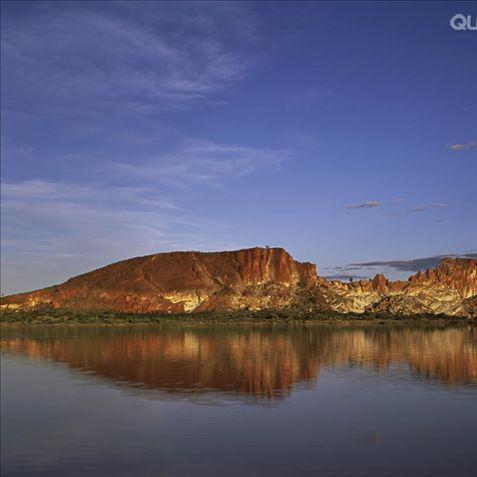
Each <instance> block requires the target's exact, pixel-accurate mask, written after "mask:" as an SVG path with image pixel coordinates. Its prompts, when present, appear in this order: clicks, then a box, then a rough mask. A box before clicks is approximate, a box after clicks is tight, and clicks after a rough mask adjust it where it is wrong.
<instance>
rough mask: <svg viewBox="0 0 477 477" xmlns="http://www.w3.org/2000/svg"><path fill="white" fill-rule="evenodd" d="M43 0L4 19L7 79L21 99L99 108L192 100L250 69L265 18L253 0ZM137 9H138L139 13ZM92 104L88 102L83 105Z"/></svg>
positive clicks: (134, 108) (142, 108) (139, 109)
mask: <svg viewBox="0 0 477 477" xmlns="http://www.w3.org/2000/svg"><path fill="white" fill-rule="evenodd" d="M114 5H115V8H111V4H109V5H108V3H107V2H106V3H94V4H93V3H88V2H86V3H82V4H79V3H77V4H75V3H69V4H63V6H62V8H61V9H58V8H55V6H53V7H51V6H49V5H47V4H42V3H39V4H37V5H35V7H34V8H32V9H31V11H30V14H29V15H28V16H26V15H21V16H15V15H9V16H8V17H7V18H5V20H4V21H3V22H2V58H3V60H4V63H5V65H6V66H7V68H6V70H5V73H4V77H3V81H4V82H5V88H6V90H7V91H8V92H9V101H8V102H7V105H6V107H8V106H10V107H12V108H14V107H15V108H16V107H18V106H20V105H22V104H24V103H22V102H18V101H16V102H15V104H12V103H11V100H12V98H13V97H16V98H20V97H23V98H25V97H27V98H32V99H34V100H35V103H34V104H35V105H36V108H41V107H42V105H44V106H45V107H47V108H48V111H49V112H50V113H51V112H52V111H54V110H55V108H57V109H58V108H59V109H61V108H64V107H66V108H68V107H72V105H73V104H80V105H81V104H82V103H83V104H85V101H95V106H94V109H95V111H97V110H101V109H104V108H106V109H110V108H111V107H113V108H114V110H115V111H116V113H118V112H119V111H121V110H124V111H130V112H134V113H144V112H150V111H151V110H154V109H157V108H160V109H161V108H169V107H183V106H184V105H186V104H187V103H190V102H191V101H194V100H197V99H201V98H206V97H207V96H208V95H210V94H211V93H214V92H217V91H220V90H222V89H223V88H224V87H226V86H227V85H230V84H233V83H235V82H237V81H239V80H240V79H242V78H243V77H244V75H245V74H246V73H247V71H248V69H249V67H250V66H251V58H252V57H253V54H252V51H253V50H252V49H251V45H253V44H255V41H256V38H257V36H256V34H255V26H256V19H255V17H254V16H253V15H252V13H251V11H250V9H248V8H247V6H246V5H244V6H241V5H240V4H235V5H233V6H229V5H224V4H221V3H217V4H215V5H213V6H212V5H207V4H202V5H196V4H195V3H193V2H192V3H188V4H187V7H186V6H185V5H182V6H180V5H179V6H174V7H172V6H171V5H169V4H167V3H161V2H151V3H148V4H147V3H142V5H141V6H142V8H141V9H135V6H134V3H132V4H128V3H127V2H125V3H116V4H114ZM130 9H135V10H134V11H135V15H130V11H129V10H130ZM80 110H81V111H83V112H85V111H84V107H80Z"/></svg>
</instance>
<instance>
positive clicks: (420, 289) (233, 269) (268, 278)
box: [2, 247, 477, 317]
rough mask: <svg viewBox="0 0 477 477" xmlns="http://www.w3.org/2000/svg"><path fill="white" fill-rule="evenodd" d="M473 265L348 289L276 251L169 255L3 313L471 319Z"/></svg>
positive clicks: (97, 275)
mask: <svg viewBox="0 0 477 477" xmlns="http://www.w3.org/2000/svg"><path fill="white" fill-rule="evenodd" d="M476 295H477V260H473V259H461V258H459V259H449V258H446V259H444V260H443V261H442V262H441V264H440V265H439V267H437V268H436V269H432V270H427V271H425V272H418V273H417V274H416V275H414V276H412V277H411V278H409V280H407V281H394V282H391V281H389V280H387V279H386V278H385V277H384V276H383V275H376V277H374V279H372V280H360V281H356V282H353V283H344V282H341V281H328V280H325V279H323V278H320V277H318V276H317V273H316V266H315V265H313V264H311V263H300V262H297V261H295V260H294V259H293V258H292V257H291V255H290V254H288V253H287V252H286V251H285V250H284V249H282V248H258V247H256V248H251V249H244V250H237V251H231V252H213V253H202V252H171V253H159V254H155V255H149V256H145V257H137V258H133V259H130V260H124V261H121V262H117V263H114V264H112V265H108V266H106V267H103V268H100V269H98V270H94V271H92V272H89V273H86V274H84V275H79V276H77V277H74V278H71V279H70V280H67V281H66V282H65V283H63V284H61V285H57V286H53V287H49V288H45V289H42V290H37V291H33V292H30V293H23V294H18V295H11V296H9V297H5V298H3V300H2V307H6V308H10V309H20V310H22V309H30V308H35V307H38V306H50V307H54V308H68V309H73V310H114V311H121V312H131V313H153V312H163V313H182V312H190V311H195V312H200V311H206V310H221V309H232V310H240V309H252V310H259V309H280V308H286V307H300V308H302V309H306V310H307V311H310V312H313V311H335V312H340V313H349V312H352V313H364V312H382V313H390V314H399V315H412V314H416V313H431V314H446V315H451V316H468V317H477V305H476V302H475V300H476V298H475V297H476Z"/></svg>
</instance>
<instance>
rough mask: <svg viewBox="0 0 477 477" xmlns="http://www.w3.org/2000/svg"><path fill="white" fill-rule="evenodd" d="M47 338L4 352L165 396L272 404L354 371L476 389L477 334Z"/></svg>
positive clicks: (10, 343) (384, 330)
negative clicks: (329, 374) (256, 399)
mask: <svg viewBox="0 0 477 477" xmlns="http://www.w3.org/2000/svg"><path fill="white" fill-rule="evenodd" d="M41 333H43V334H44V335H43V336H38V331H37V332H36V333H35V338H28V337H27V338H18V334H17V335H16V336H15V337H13V336H11V337H10V336H8V335H9V334H13V332H12V331H7V332H6V333H4V336H3V342H2V348H3V350H5V351H8V352H19V353H23V354H26V355H27V356H31V357H35V358H40V359H50V360H54V361H59V362H64V363H66V364H68V365H69V366H71V367H73V368H77V369H83V370H87V371H88V372H90V373H93V374H96V375H98V376H102V377H106V378H109V379H111V380H114V381H122V382H126V383H129V384H134V385H137V384H139V385H142V386H144V387H148V388H154V389H161V390H166V391H197V392H200V391H202V392H204V391H208V390H219V391H228V392H233V393H245V394H249V395H255V396H263V397H272V396H274V395H277V396H278V395H283V394H287V393H288V392H290V390H291V389H292V387H293V385H295V384H297V383H299V382H313V381H314V380H315V379H316V377H317V375H318V372H319V370H320V368H323V367H328V366H334V367H346V366H349V365H354V366H361V367H366V368H375V369H377V370H378V371H380V372H384V371H386V370H387V369H388V367H389V366H390V365H393V364H400V365H408V366H409V368H410V369H411V371H412V372H413V373H415V374H416V375H421V376H424V377H427V378H429V379H436V380H438V381H439V382H441V383H443V384H460V383H477V340H476V333H475V328H473V327H459V328H444V329H442V328H441V329H439V328H416V327H414V328H407V327H395V328H390V327H374V326H368V327H350V328H332V327H315V326H311V327H300V328H288V329H285V328H278V329H274V328H265V327H264V328H260V327H257V328H252V329H250V328H248V329H247V328H234V329H232V328H227V327H217V328H211V329H209V328H190V329H167V330H159V331H158V330H153V329H148V328H133V329H119V328H113V329H109V328H102V329H101V328H100V329H93V328H78V329H71V328H70V329H64V328H43V329H42V330H41ZM71 333H74V339H71V338H72V336H71ZM65 335H66V336H65Z"/></svg>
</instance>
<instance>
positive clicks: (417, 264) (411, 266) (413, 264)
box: [335, 252, 477, 274]
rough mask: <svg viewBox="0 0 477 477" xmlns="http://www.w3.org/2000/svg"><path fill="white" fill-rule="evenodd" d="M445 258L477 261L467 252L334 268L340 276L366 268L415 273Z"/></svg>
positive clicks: (435, 265)
mask: <svg viewBox="0 0 477 477" xmlns="http://www.w3.org/2000/svg"><path fill="white" fill-rule="evenodd" d="M446 257H453V258H458V257H461V258H474V259H477V253H475V252H469V253H464V254H455V253H451V254H446V255H433V256H430V257H424V258H414V259H409V260H377V261H372V262H356V263H350V264H349V265H345V266H341V267H335V270H336V271H339V272H340V273H342V274H346V273H345V272H347V271H352V270H353V271H354V270H356V271H357V270H362V269H366V268H380V269H386V268H387V269H391V270H396V271H400V272H417V271H419V270H426V269H428V268H434V267H437V266H438V265H439V263H440V262H441V260H442V259H443V258H446Z"/></svg>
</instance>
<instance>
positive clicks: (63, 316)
mask: <svg viewBox="0 0 477 477" xmlns="http://www.w3.org/2000/svg"><path fill="white" fill-rule="evenodd" d="M399 323H400V324H419V323H423V324H424V323H425V324H458V323H461V324H464V323H466V324H477V320H475V319H472V318H468V317H460V316H448V315H433V314H419V315H390V314H386V313H362V314H359V313H336V312H302V311H299V310H293V309H289V310H260V311H251V310H239V311H221V312H220V311H213V312H212V311H210V312H201V313H178V314H165V313H153V314H133V313H119V312H112V311H89V312H73V311H71V310H61V309H41V310H40V309H38V310H31V311H7V310H2V312H1V315H0V325H1V326H2V327H3V326H12V325H104V326H131V325H156V326H170V325H201V324H202V325H214V324H230V325H291V326H293V325H305V324H336V325H348V324H383V325H384V324H399Z"/></svg>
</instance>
